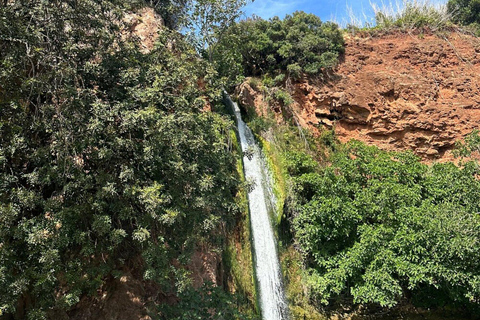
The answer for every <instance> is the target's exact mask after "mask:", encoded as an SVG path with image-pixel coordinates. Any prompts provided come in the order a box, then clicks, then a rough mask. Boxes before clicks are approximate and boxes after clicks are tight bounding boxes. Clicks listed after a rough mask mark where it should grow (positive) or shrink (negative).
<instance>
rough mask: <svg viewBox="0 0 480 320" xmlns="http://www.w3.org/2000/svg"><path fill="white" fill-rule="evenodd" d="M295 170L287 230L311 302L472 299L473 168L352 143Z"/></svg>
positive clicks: (477, 247)
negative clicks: (299, 255)
mask: <svg viewBox="0 0 480 320" xmlns="http://www.w3.org/2000/svg"><path fill="white" fill-rule="evenodd" d="M296 158H298V157H296ZM302 163H307V164H308V163H309V161H308V160H307V159H306V158H305V159H304V160H302ZM296 167H301V168H304V170H298V171H290V173H291V174H293V178H292V181H293V183H294V191H295V194H296V202H297V205H296V207H295V210H293V211H292V212H294V216H293V231H294V233H295V238H296V240H297V241H298V243H299V244H300V246H301V248H302V250H303V252H304V253H305V258H306V262H307V265H308V268H309V286H310V288H311V291H312V294H313V298H315V299H316V300H318V301H320V302H321V303H324V304H327V303H329V302H332V301H335V300H337V299H339V298H342V297H343V298H347V299H351V301H352V302H354V303H377V304H380V305H381V306H386V307H391V306H394V305H396V304H397V303H399V302H400V301H402V300H404V299H410V301H412V302H414V303H415V304H417V305H421V306H424V307H434V306H446V305H456V306H459V305H471V304H475V303H478V302H479V299H480V286H479V283H480V262H479V260H478V259H477V257H478V256H479V255H480V219H479V216H478V212H480V202H479V201H478V199H479V197H480V182H479V181H478V180H477V179H476V178H475V175H476V174H478V167H477V166H476V165H474V164H473V163H469V164H466V165H465V167H464V168H458V167H456V166H455V165H453V164H435V165H433V166H427V165H424V164H421V163H420V162H419V161H418V159H417V158H416V157H415V156H414V155H413V154H411V153H387V152H383V151H380V150H378V149H377V148H375V147H367V146H365V145H363V144H361V143H358V142H353V143H350V144H348V145H346V146H345V147H344V148H343V150H341V151H340V152H337V153H336V155H335V156H334V157H333V158H332V164H331V166H329V167H326V168H323V169H321V170H320V171H319V172H318V171H316V170H315V169H314V168H310V166H303V165H300V166H299V165H296Z"/></svg>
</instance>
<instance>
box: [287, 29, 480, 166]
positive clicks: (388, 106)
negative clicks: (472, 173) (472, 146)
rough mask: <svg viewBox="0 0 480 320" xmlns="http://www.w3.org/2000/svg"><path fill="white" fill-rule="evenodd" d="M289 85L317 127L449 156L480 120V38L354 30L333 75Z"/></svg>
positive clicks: (301, 112)
mask: <svg viewBox="0 0 480 320" xmlns="http://www.w3.org/2000/svg"><path fill="white" fill-rule="evenodd" d="M291 92H292V95H293V97H294V99H295V103H294V105H293V107H292V108H293V109H294V111H295V113H296V114H297V115H298V116H299V117H300V118H301V119H302V121H301V124H302V125H304V126H307V127H309V128H311V129H312V130H314V131H318V130H319V129H320V128H322V127H327V128H334V129H335V132H336V134H337V136H338V138H339V139H340V140H341V141H343V142H345V141H348V140H350V139H357V140H360V141H363V142H365V143H367V144H370V145H377V146H378V147H380V148H382V149H386V150H397V151H398V150H406V149H408V150H413V151H414V152H415V153H416V154H418V155H420V156H421V157H422V158H423V159H424V160H427V161H432V160H441V161H443V160H451V159H452V155H451V150H452V148H453V147H454V145H455V142H456V141H457V140H461V139H462V138H463V137H464V136H465V135H467V134H468V133H470V132H471V131H472V130H474V129H477V128H479V126H480V41H479V38H474V37H470V36H467V35H464V34H458V33H452V34H449V35H448V36H444V35H434V34H425V35H423V34H422V35H412V34H401V33H399V34H390V35H384V36H381V37H363V38H362V37H355V38H354V37H351V38H348V39H346V53H345V56H344V57H343V59H342V61H341V62H340V64H339V66H338V69H337V70H336V72H335V74H334V75H331V76H329V77H328V79H323V80H321V81H320V80H318V81H316V82H315V81H312V80H305V79H304V80H302V81H300V82H298V83H295V84H294V85H293V86H292V87H291Z"/></svg>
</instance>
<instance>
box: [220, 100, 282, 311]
mask: <svg viewBox="0 0 480 320" xmlns="http://www.w3.org/2000/svg"><path fill="white" fill-rule="evenodd" d="M226 99H227V103H228V104H229V105H230V107H232V109H233V111H234V113H235V117H236V119H237V126H238V133H239V136H240V143H241V146H242V151H243V153H244V157H243V168H244V172H245V178H246V179H247V181H249V182H250V183H251V184H252V186H251V188H250V192H249V194H248V202H249V208H250V222H251V227H252V235H253V248H254V251H255V254H254V259H255V271H256V275H257V282H258V289H259V297H260V308H261V311H262V317H263V319H264V320H287V319H289V312H288V305H287V302H286V298H285V291H284V287H283V281H282V274H281V271H280V264H279V260H278V254H277V247H276V243H275V237H274V234H273V229H272V225H271V222H270V217H269V211H270V212H273V211H274V208H275V203H274V199H273V197H272V193H271V192H270V191H271V186H270V180H269V179H268V169H267V167H266V165H265V161H263V158H262V152H261V150H260V148H259V147H258V145H257V144H256V143H255V139H254V136H253V133H252V131H251V130H250V128H248V127H247V125H246V124H245V122H243V120H242V116H241V114H240V108H239V107H238V105H237V104H236V103H234V102H232V101H231V100H230V98H228V97H227V98H226Z"/></svg>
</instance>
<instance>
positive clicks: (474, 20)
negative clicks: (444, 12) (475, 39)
mask: <svg viewBox="0 0 480 320" xmlns="http://www.w3.org/2000/svg"><path fill="white" fill-rule="evenodd" d="M447 8H448V12H449V13H450V14H451V15H452V17H453V21H454V22H456V23H458V24H461V25H464V26H471V27H472V28H473V29H474V30H475V31H476V32H477V33H480V0H449V1H448V3H447Z"/></svg>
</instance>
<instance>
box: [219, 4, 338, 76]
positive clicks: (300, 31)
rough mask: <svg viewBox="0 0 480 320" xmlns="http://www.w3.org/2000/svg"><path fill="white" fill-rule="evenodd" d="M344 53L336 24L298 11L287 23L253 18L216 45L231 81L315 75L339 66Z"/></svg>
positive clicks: (238, 25) (223, 67) (230, 30)
mask: <svg viewBox="0 0 480 320" xmlns="http://www.w3.org/2000/svg"><path fill="white" fill-rule="evenodd" d="M343 50H344V48H343V35H342V33H341V31H340V29H339V28H338V26H337V25H336V24H334V23H332V22H322V21H321V20H320V18H318V17H317V16H315V15H313V14H307V13H305V12H302V11H297V12H294V13H293V14H292V15H287V16H286V17H285V19H283V20H281V19H279V18H278V17H274V18H271V19H269V20H263V19H261V18H259V17H253V18H249V19H247V20H243V21H240V22H238V23H236V24H234V25H233V26H232V27H230V28H229V29H228V30H227V31H226V33H225V34H223V36H222V38H221V39H220V42H219V43H218V44H217V45H216V49H215V52H214V59H215V61H216V63H217V66H218V69H219V71H220V73H221V74H222V75H224V76H225V77H229V78H230V79H235V77H236V75H237V74H238V73H240V74H243V75H244V76H258V75H262V74H266V73H273V74H277V73H287V74H291V76H292V77H293V78H298V77H299V75H300V73H308V74H310V75H315V74H318V73H319V72H320V71H321V70H322V68H330V67H333V66H335V65H336V63H337V60H338V56H339V54H341V53H342V52H343ZM232 73H233V74H232Z"/></svg>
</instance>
